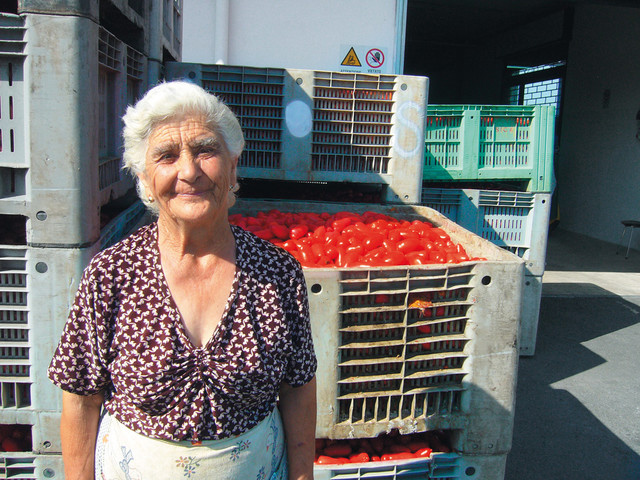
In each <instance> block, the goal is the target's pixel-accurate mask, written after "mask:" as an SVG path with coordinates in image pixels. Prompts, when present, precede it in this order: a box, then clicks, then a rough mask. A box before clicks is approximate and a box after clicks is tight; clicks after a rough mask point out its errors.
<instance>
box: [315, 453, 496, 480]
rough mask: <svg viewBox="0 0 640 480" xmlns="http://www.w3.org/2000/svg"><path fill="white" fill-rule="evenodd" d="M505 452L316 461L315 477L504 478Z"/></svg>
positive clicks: (329, 479) (341, 479) (328, 479)
mask: <svg viewBox="0 0 640 480" xmlns="http://www.w3.org/2000/svg"><path fill="white" fill-rule="evenodd" d="M506 458H507V456H506V455H504V454H502V455H465V454H458V453H434V454H432V456H431V458H430V459H428V460H411V459H410V460H397V461H391V462H375V463H367V464H355V465H350V464H346V465H327V466H322V465H316V466H315V468H314V478H315V479H316V480H361V479H362V480H364V479H366V478H375V479H379V480H400V479H402V480H407V479H409V480H436V479H438V480H461V479H483V480H503V479H504V475H505V469H506Z"/></svg>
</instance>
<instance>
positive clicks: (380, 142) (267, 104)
mask: <svg viewBox="0 0 640 480" xmlns="http://www.w3.org/2000/svg"><path fill="white" fill-rule="evenodd" d="M166 75H167V78H168V79H186V80H189V81H193V82H195V83H197V84H199V85H201V86H202V87H203V88H205V89H207V90H209V91H211V92H213V93H216V94H218V95H220V96H221V97H222V98H223V99H224V100H225V102H226V103H227V104H228V105H229V107H230V108H231V109H232V110H233V111H234V112H235V113H236V114H237V115H238V117H239V119H240V123H241V125H242V127H243V131H244V133H245V136H246V138H247V145H246V149H245V152H244V153H243V154H242V156H241V157H240V159H239V163H238V175H239V176H240V177H241V178H258V179H260V178H261V179H272V180H292V181H311V182H358V183H372V184H380V185H384V186H386V191H385V198H384V201H385V202H387V203H413V204H415V203H419V201H420V190H421V179H422V165H423V161H424V148H423V146H424V121H425V120H424V118H425V117H424V112H425V108H426V102H427V90H428V79H427V78H426V77H415V76H407V75H374V74H356V73H341V72H327V71H313V70H292V69H282V68H255V67H245V66H232V65H201V64H188V63H174V62H169V63H167V65H166Z"/></svg>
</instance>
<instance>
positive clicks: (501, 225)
mask: <svg viewBox="0 0 640 480" xmlns="http://www.w3.org/2000/svg"><path fill="white" fill-rule="evenodd" d="M422 203H423V204H424V205H426V206H428V207H431V208H433V209H435V210H437V211H439V212H440V213H442V214H443V215H445V216H447V217H449V218H450V219H451V220H453V221H454V222H456V223H458V224H460V225H461V226H462V227H464V228H466V229H468V230H469V231H471V232H473V233H475V234H477V235H479V236H481V237H482V238H485V239H487V240H489V241H490V242H492V243H493V244H495V245H497V246H499V247H502V248H505V249H506V250H509V251H510V252H512V253H514V254H516V255H518V256H519V257H520V258H522V259H523V260H525V267H526V270H527V274H529V275H542V274H543V273H544V266H545V258H546V252H547V236H548V227H549V212H550V208H551V194H549V193H531V192H514V191H504V190H475V189H446V188H425V189H423V191H422Z"/></svg>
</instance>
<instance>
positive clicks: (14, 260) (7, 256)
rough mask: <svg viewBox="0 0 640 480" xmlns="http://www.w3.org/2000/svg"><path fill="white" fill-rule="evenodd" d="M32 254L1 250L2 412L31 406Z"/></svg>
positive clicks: (12, 248) (11, 248)
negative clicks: (30, 272) (30, 291)
mask: <svg viewBox="0 0 640 480" xmlns="http://www.w3.org/2000/svg"><path fill="white" fill-rule="evenodd" d="M27 261H28V250H27V247H26V246H24V247H22V246H9V245H3V246H0V408H2V409H5V408H24V407H29V406H30V405H31V383H32V381H33V380H32V372H31V363H30V362H31V358H30V350H31V344H30V341H29V333H30V332H29V315H30V313H29V290H28V274H27Z"/></svg>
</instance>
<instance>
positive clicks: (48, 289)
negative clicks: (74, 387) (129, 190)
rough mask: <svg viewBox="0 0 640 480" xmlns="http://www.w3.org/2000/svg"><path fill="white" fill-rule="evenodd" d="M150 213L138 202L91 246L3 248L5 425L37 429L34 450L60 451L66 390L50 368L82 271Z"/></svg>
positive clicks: (0, 399)
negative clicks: (51, 377) (55, 380)
mask: <svg viewBox="0 0 640 480" xmlns="http://www.w3.org/2000/svg"><path fill="white" fill-rule="evenodd" d="M145 211H146V210H145V209H144V207H143V206H142V204H141V203H136V204H134V205H133V206H131V207H130V208H129V209H128V210H126V211H124V212H123V213H121V214H120V215H119V216H118V217H116V218H115V219H114V220H113V221H112V222H111V223H110V224H109V225H108V226H107V227H108V228H105V230H104V232H103V236H102V238H101V239H100V241H98V242H96V243H95V244H94V245H92V246H90V247H87V248H36V247H30V246H26V245H22V246H20V245H18V246H15V245H0V424H24V425H32V439H33V442H32V443H33V452H36V453H47V452H60V438H59V426H58V425H59V419H60V410H61V403H60V399H61V397H60V391H59V389H58V388H57V387H55V386H54V385H53V384H52V383H51V382H49V381H48V379H47V375H46V369H47V367H48V366H49V362H50V360H51V357H52V355H53V352H54V350H55V347H56V345H57V344H58V340H59V339H60V334H61V332H62V327H63V325H64V323H65V321H66V319H67V316H68V313H69V310H70V308H71V305H72V303H73V299H74V296H75V291H76V288H77V285H78V282H79V280H80V276H81V274H82V271H83V269H84V268H85V266H86V265H87V264H88V262H89V260H90V259H91V257H92V256H93V255H95V253H97V251H98V250H99V249H100V248H105V247H106V246H109V245H111V244H113V243H115V242H116V241H118V240H120V239H121V238H123V237H124V236H126V235H127V234H128V233H130V232H131V230H132V229H133V228H135V227H136V226H137V223H138V222H139V220H140V219H141V218H142V216H143V214H144V213H145ZM0 478H2V477H0Z"/></svg>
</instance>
